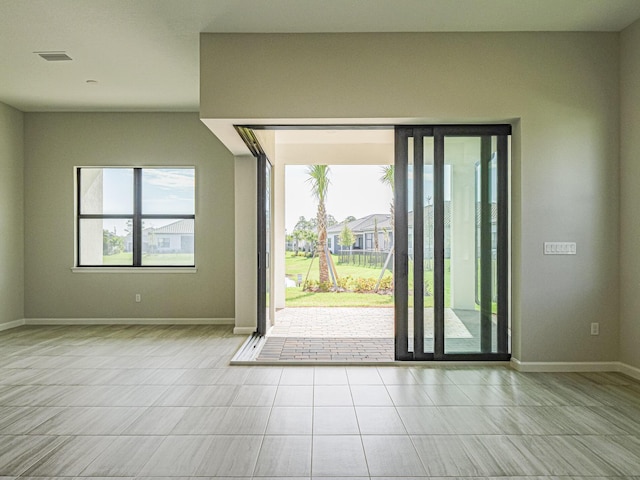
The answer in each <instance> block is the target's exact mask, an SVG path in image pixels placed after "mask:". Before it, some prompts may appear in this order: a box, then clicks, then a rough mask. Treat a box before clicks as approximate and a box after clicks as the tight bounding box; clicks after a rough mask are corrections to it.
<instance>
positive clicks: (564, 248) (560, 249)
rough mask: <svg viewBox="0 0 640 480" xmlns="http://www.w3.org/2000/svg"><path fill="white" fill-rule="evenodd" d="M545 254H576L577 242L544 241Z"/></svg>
mask: <svg viewBox="0 0 640 480" xmlns="http://www.w3.org/2000/svg"><path fill="white" fill-rule="evenodd" d="M544 254H545V255H575V254H576V242H544Z"/></svg>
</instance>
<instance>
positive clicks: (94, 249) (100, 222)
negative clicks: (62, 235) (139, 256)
mask: <svg viewBox="0 0 640 480" xmlns="http://www.w3.org/2000/svg"><path fill="white" fill-rule="evenodd" d="M131 224H132V220H131V219H129V220H126V219H117V220H114V219H82V220H80V232H79V235H80V251H79V252H78V254H79V257H80V258H79V261H80V265H104V266H108V265H118V266H122V265H132V264H133V254H132V253H131V252H132V247H133V240H132V238H131Z"/></svg>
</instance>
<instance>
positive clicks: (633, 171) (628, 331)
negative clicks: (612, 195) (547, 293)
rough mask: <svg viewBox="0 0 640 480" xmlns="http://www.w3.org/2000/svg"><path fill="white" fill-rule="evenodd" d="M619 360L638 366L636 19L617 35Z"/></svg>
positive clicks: (639, 75) (639, 34)
mask: <svg viewBox="0 0 640 480" xmlns="http://www.w3.org/2000/svg"><path fill="white" fill-rule="evenodd" d="M620 67H621V68H620V72H621V75H620V105H621V112H620V113H621V116H620V118H621V122H620V125H621V127H620V136H621V151H620V219H621V221H620V360H621V361H622V362H624V363H626V364H628V365H631V366H633V367H635V368H638V369H640V348H639V344H640V295H638V286H640V251H639V249H638V245H639V243H640V214H639V213H638V208H639V206H640V188H639V185H640V21H637V22H635V23H634V24H633V25H631V26H630V27H628V28H627V29H625V30H624V31H623V32H622V34H621V65H620Z"/></svg>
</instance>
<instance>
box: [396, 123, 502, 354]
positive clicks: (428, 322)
mask: <svg viewBox="0 0 640 480" xmlns="http://www.w3.org/2000/svg"><path fill="white" fill-rule="evenodd" d="M509 134H510V126H508V125H489V126H443V127H397V128H396V159H395V162H396V163H395V184H396V188H395V192H396V196H395V204H396V205H395V212H396V217H395V231H396V255H395V272H396V275H395V293H396V296H395V298H396V299H395V309H396V311H395V317H396V325H395V330H396V332H395V333H396V358H397V359H398V360H473V359H476V360H505V359H508V358H509V330H508V321H509V320H508V308H509V305H508V261H507V259H508V135H509Z"/></svg>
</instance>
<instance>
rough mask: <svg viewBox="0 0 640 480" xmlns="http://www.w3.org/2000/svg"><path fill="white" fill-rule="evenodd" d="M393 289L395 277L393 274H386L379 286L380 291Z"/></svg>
mask: <svg viewBox="0 0 640 480" xmlns="http://www.w3.org/2000/svg"><path fill="white" fill-rule="evenodd" d="M392 289H393V277H392V276H391V275H385V276H384V277H382V280H380V286H379V287H378V291H379V292H381V291H388V290H392Z"/></svg>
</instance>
